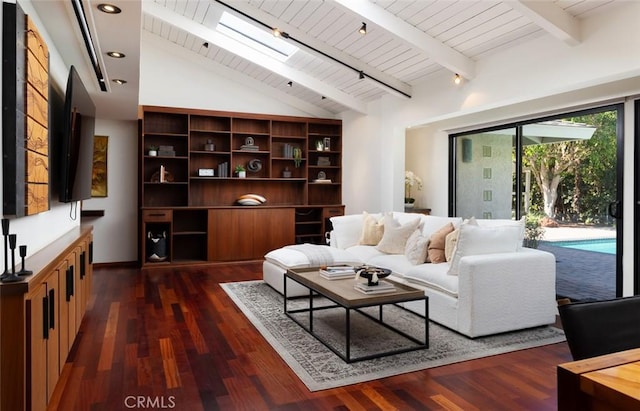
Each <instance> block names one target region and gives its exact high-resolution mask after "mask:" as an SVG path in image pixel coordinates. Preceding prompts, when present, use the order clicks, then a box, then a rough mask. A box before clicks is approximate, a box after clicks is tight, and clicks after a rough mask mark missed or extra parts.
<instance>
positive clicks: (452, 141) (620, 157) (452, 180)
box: [448, 100, 640, 297]
mask: <svg viewBox="0 0 640 411" xmlns="http://www.w3.org/2000/svg"><path fill="white" fill-rule="evenodd" d="M603 111H615V112H616V184H617V187H616V199H615V201H616V204H617V206H616V214H617V215H618V216H619V217H616V220H617V221H616V296H617V297H621V296H622V287H623V274H622V250H623V224H622V216H623V194H624V193H623V191H624V190H623V188H624V103H617V104H609V105H605V106H599V107H593V108H589V109H585V110H578V111H571V112H567V113H560V114H553V115H548V116H543V117H536V118H532V119H529V120H524V121H516V122H512V123H504V124H500V125H497V126H491V127H485V128H478V129H474V130H471V131H465V132H460V133H452V134H450V135H449V210H448V213H449V216H455V210H456V186H455V184H456V164H457V161H458V158H457V150H456V139H457V138H459V137H464V136H467V135H470V134H481V133H488V132H491V131H496V130H503V129H507V128H515V130H516V134H515V143H514V144H515V150H516V159H515V167H516V170H515V189H516V192H515V196H516V197H515V198H516V206H515V210H514V211H515V219H516V220H517V219H520V218H521V217H522V215H523V204H522V198H523V187H522V150H523V149H522V136H523V135H522V129H523V127H524V126H525V125H529V124H534V123H539V122H543V121H550V120H558V119H562V118H567V117H577V116H584V115H588V114H594V113H600V112H603ZM635 143H636V144H635V145H634V147H635V148H634V149H635V151H636V152H635V154H636V155H635V158H636V161H635V170H634V171H635V175H636V176H638V175H640V164H638V160H637V159H639V158H640V147H639V145H640V100H636V104H635ZM634 192H635V204H636V206H635V211H634V221H635V224H634V242H635V243H636V244H638V240H640V221H638V218H639V217H640V193H639V190H637V189H636V190H634ZM639 256H640V253H639V251H638V250H637V247H636V249H635V250H634V294H640V279H639V274H638V271H637V270H638V268H637V266H638V264H635V261H638V257H639Z"/></svg>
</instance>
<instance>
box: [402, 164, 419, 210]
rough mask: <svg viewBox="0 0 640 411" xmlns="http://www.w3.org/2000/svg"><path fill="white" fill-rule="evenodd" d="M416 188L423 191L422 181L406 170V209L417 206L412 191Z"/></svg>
mask: <svg viewBox="0 0 640 411" xmlns="http://www.w3.org/2000/svg"><path fill="white" fill-rule="evenodd" d="M414 186H415V187H416V188H417V189H418V190H421V189H422V179H421V178H420V177H418V176H417V175H415V174H414V172H413V171H409V170H406V171H405V172H404V208H413V207H414V206H415V204H416V199H415V198H413V197H411V189H412V188H413V187H414Z"/></svg>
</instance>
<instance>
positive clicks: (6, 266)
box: [0, 218, 9, 279]
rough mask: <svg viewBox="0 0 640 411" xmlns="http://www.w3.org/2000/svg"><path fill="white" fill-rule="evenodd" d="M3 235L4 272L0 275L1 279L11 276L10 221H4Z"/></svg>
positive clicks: (5, 219) (6, 219) (4, 219)
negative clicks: (8, 239)
mask: <svg viewBox="0 0 640 411" xmlns="http://www.w3.org/2000/svg"><path fill="white" fill-rule="evenodd" d="M2 235H3V236H4V272H3V273H2V275H0V279H2V278H3V277H5V276H7V275H9V250H8V244H7V236H8V235H9V219H8V218H3V219H2Z"/></svg>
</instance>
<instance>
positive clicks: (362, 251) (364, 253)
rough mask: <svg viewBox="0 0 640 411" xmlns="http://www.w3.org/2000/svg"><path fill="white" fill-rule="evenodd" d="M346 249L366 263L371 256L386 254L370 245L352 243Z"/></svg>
mask: <svg viewBox="0 0 640 411" xmlns="http://www.w3.org/2000/svg"><path fill="white" fill-rule="evenodd" d="M346 251H348V252H349V253H350V254H351V255H353V256H354V257H355V258H357V259H358V260H360V261H362V262H363V263H368V262H369V260H371V259H372V258H373V257H377V256H379V255H386V254H385V253H383V252H382V251H378V250H377V249H376V248H375V247H373V246H370V245H354V246H351V247H349V248H347V250H346Z"/></svg>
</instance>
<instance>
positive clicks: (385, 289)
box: [354, 281, 396, 294]
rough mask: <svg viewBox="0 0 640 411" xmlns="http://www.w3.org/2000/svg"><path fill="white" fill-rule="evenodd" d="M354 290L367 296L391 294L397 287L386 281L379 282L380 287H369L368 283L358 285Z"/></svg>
mask: <svg viewBox="0 0 640 411" xmlns="http://www.w3.org/2000/svg"><path fill="white" fill-rule="evenodd" d="M354 288H355V289H356V290H358V291H360V292H362V293H365V294H381V293H389V292H393V291H395V290H396V287H395V286H394V285H393V284H391V283H388V282H386V281H379V282H378V285H367V283H357V284H356V285H355V286H354Z"/></svg>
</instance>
